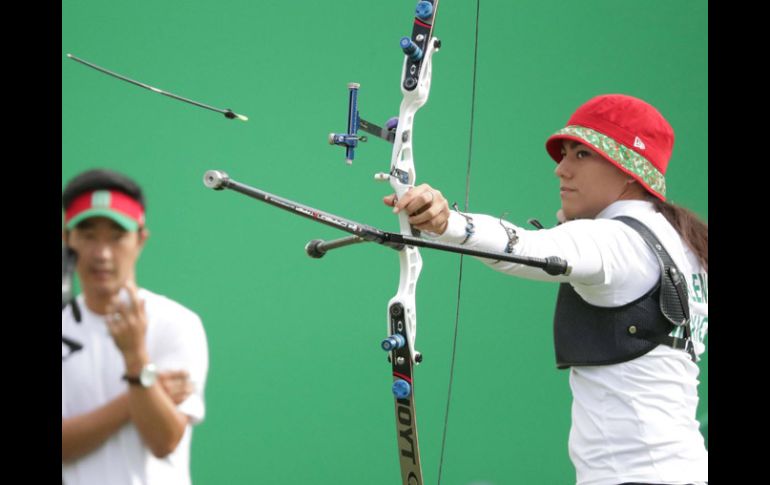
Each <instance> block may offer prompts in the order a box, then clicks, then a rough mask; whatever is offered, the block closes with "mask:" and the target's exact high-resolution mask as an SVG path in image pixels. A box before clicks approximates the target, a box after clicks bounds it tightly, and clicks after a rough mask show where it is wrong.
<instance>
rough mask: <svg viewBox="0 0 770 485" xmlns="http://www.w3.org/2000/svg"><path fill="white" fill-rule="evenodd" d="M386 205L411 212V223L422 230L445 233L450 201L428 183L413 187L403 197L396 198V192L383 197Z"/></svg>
mask: <svg viewBox="0 0 770 485" xmlns="http://www.w3.org/2000/svg"><path fill="white" fill-rule="evenodd" d="M382 201H383V202H384V203H385V205H387V206H390V207H393V212H394V213H396V214H398V213H399V212H401V211H406V213H407V214H409V224H411V225H412V226H413V227H415V228H416V229H419V230H421V231H428V232H432V233H434V234H443V233H444V231H446V228H447V225H448V223H449V222H448V221H449V202H447V200H446V199H445V198H444V196H443V194H442V193H441V191H440V190H436V189H434V188H433V187H431V186H430V185H428V184H421V185H418V186H416V187H412V188H411V189H409V191H408V192H407V193H406V194H404V196H403V197H401V199H399V200H396V194H391V195H388V196H386V197H384V198H383V199H382Z"/></svg>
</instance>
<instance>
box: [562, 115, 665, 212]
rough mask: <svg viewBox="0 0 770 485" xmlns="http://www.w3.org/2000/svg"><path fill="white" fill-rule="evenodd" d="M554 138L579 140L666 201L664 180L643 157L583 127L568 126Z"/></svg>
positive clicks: (607, 137) (605, 136)
mask: <svg viewBox="0 0 770 485" xmlns="http://www.w3.org/2000/svg"><path fill="white" fill-rule="evenodd" d="M554 137H559V138H563V137H570V138H579V139H580V140H581V141H582V142H583V143H585V144H586V145H588V146H589V147H591V148H593V149H594V150H596V151H597V152H599V153H600V154H602V155H604V157H606V158H607V159H608V161H610V162H613V163H614V164H615V165H617V166H618V168H620V169H622V170H624V171H626V172H627V173H629V174H630V175H632V176H635V177H634V178H636V179H637V180H638V181H640V182H642V183H643V184H644V185H645V186H646V188H647V189H648V190H650V191H651V192H653V193H654V195H656V196H658V197H659V198H660V199H662V200H665V199H666V178H665V177H664V176H663V174H662V173H661V172H660V171H659V170H658V169H657V168H656V167H655V166H654V165H653V164H652V163H651V162H650V161H649V160H647V159H646V158H645V157H643V156H642V155H640V154H639V153H638V152H636V151H635V150H632V149H630V148H628V147H626V146H625V145H623V144H622V143H618V142H617V141H615V140H614V139H612V138H610V137H609V136H607V135H604V134H602V133H599V132H598V131H595V130H592V129H590V128H586V127H583V126H576V125H570V126H567V127H565V128H562V129H561V130H559V131H557V132H556V133H554V134H553V135H552V136H551V138H550V139H553V138H554Z"/></svg>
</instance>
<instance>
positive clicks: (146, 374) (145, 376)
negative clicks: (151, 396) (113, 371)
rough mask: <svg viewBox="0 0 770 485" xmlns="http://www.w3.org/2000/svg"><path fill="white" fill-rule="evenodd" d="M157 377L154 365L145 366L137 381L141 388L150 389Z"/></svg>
mask: <svg viewBox="0 0 770 485" xmlns="http://www.w3.org/2000/svg"><path fill="white" fill-rule="evenodd" d="M157 377H158V372H157V369H156V368H155V364H147V365H145V366H144V367H143V368H142V373H141V374H139V381H140V382H141V383H142V386H144V387H151V386H152V385H153V384H155V380H156V379H157Z"/></svg>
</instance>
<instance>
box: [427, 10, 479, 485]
mask: <svg viewBox="0 0 770 485" xmlns="http://www.w3.org/2000/svg"><path fill="white" fill-rule="evenodd" d="M480 10H481V0H476V32H475V35H474V44H473V82H472V88H471V120H470V130H469V140H468V163H467V167H466V173H465V204H464V208H463V212H468V204H469V196H470V187H471V156H472V154H473V122H474V117H475V112H476V65H477V61H478V52H479V12H480ZM463 261H464V255H462V254H461V255H460V270H459V276H458V278H457V307H456V311H455V328H454V335H453V337H452V357H451V362H450V364H449V386H448V389H447V400H446V410H445V412H444V431H443V433H442V437H441V456H440V458H439V466H438V482H437V485H441V471H442V470H443V466H444V451H445V448H446V436H447V428H448V424H449V404H450V402H451V400H452V384H453V382H454V368H455V356H456V350H457V334H458V329H459V324H460V297H461V294H462V283H463Z"/></svg>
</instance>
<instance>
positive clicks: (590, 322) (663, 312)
mask: <svg viewBox="0 0 770 485" xmlns="http://www.w3.org/2000/svg"><path fill="white" fill-rule="evenodd" d="M616 219H618V220H620V221H622V222H624V223H626V224H628V225H629V226H631V227H632V228H634V229H635V230H636V231H637V232H638V233H639V234H640V235H641V236H642V238H643V239H644V240H645V242H646V243H647V245H648V246H649V247H650V248H651V249H652V250H653V252H654V253H655V256H656V257H657V259H658V264H659V265H660V273H661V278H660V281H659V282H658V284H657V285H655V287H653V288H652V290H650V291H649V292H648V293H647V294H646V295H644V296H642V297H641V298H639V299H638V300H636V301H633V302H631V303H628V304H626V305H623V306H620V307H615V308H605V307H597V306H594V305H591V304H589V303H586V301H585V300H583V299H582V298H581V297H580V295H578V294H577V293H576V292H575V289H574V288H573V287H572V285H570V284H569V283H562V284H561V288H560V289H559V296H558V299H557V301H556V311H555V314H554V322H553V336H554V347H555V350H556V366H557V367H558V368H559V369H565V368H568V367H571V366H573V365H574V366H583V365H608V364H619V363H621V362H626V361H629V360H632V359H635V358H637V357H640V356H642V355H644V354H646V353H647V352H649V351H651V350H652V349H654V348H655V347H656V346H658V345H659V344H663V345H668V346H670V347H673V348H676V349H683V350H685V351H687V352H688V353H689V354H690V357H691V358H692V359H693V361H695V360H696V357H695V352H694V349H693V347H692V341H691V339H690V325H689V323H690V308H689V305H688V303H687V283H686V281H685V279H684V277H683V276H682V274H681V273H680V272H679V269H678V268H677V267H676V265H675V264H674V261H673V260H672V259H671V256H669V254H668V253H667V252H666V250H665V248H664V247H663V245H662V244H660V241H658V238H657V237H655V235H654V234H653V233H652V231H650V230H649V229H648V228H647V227H646V226H645V225H644V224H642V223H641V222H639V221H637V220H636V219H633V218H630V217H625V216H623V217H617V218H616ZM678 326H684V338H675V337H670V336H669V333H671V331H672V330H673V329H674V328H675V327H678Z"/></svg>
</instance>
